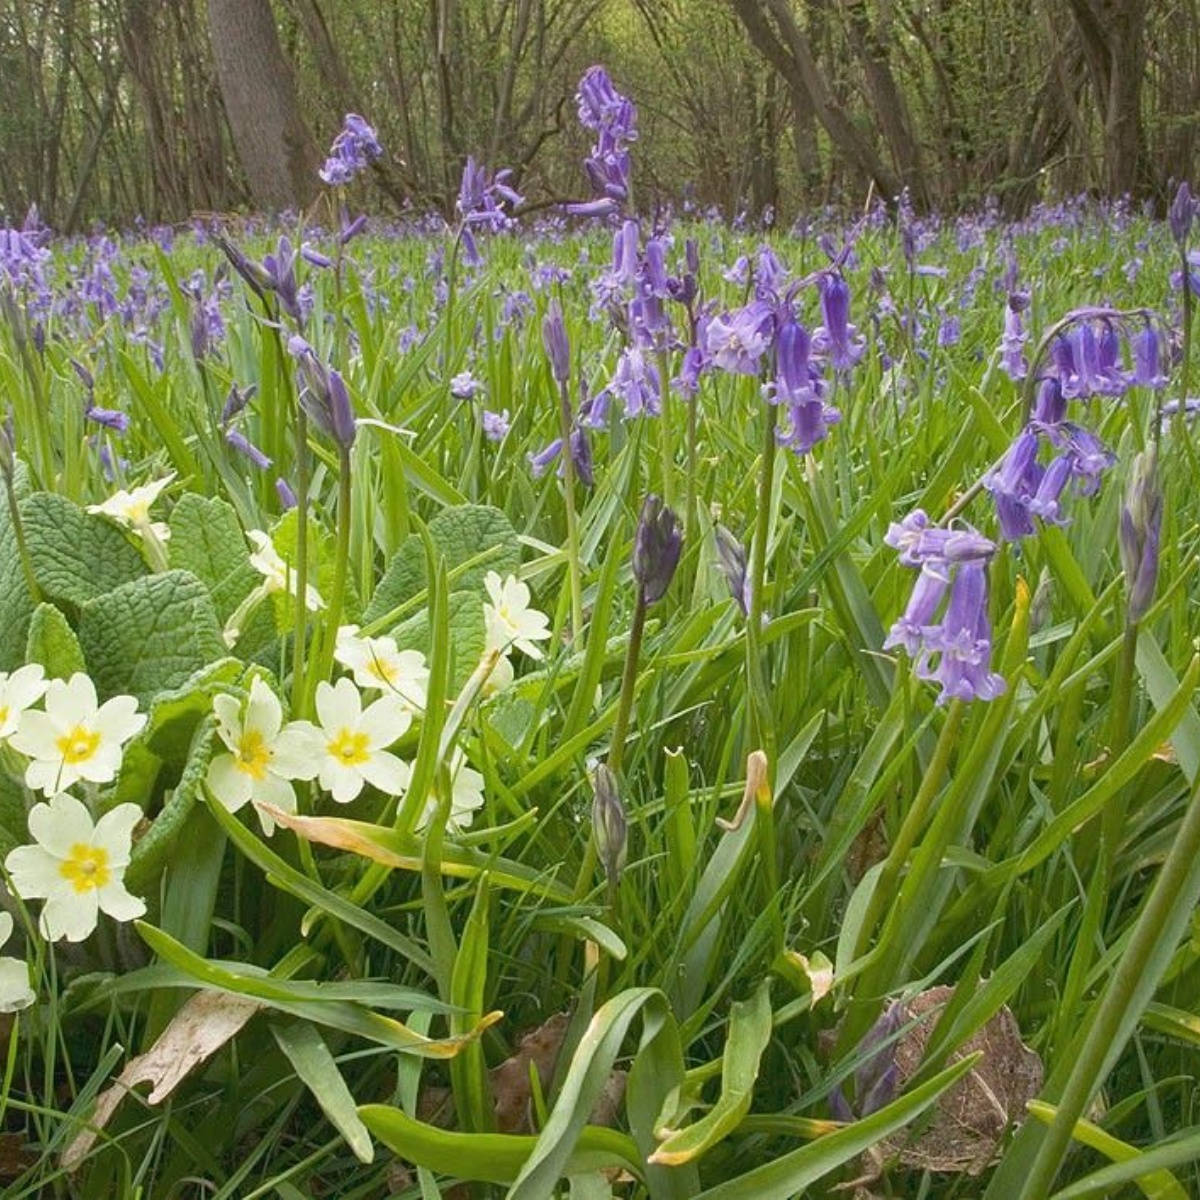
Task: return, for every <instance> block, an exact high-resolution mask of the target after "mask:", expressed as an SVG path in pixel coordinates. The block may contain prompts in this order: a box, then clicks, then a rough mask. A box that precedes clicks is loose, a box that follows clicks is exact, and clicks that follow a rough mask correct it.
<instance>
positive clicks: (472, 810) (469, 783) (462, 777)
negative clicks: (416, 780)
mask: <svg viewBox="0 0 1200 1200" xmlns="http://www.w3.org/2000/svg"><path fill="white" fill-rule="evenodd" d="M450 788H451V791H450V816H449V817H448V818H447V819H446V828H447V829H449V830H451V831H452V832H454V833H458V832H460V831H461V830H463V829H467V828H469V826H470V824H471V822H472V821H474V820H475V814H476V813H477V812H478V811H479V810H480V809H481V808H482V807H483V776H482V775H481V774H480V773H479V772H478V771H476V770H475V768H474V767H470V766H468V765H467V756H466V755H465V754H464V753H463V752H462V751H461V750H459V749H457V748H455V751H454V753H453V755H451V758H450ZM436 811H437V800H436V799H434V798H433V797H430V799H428V800H427V801H426V802H425V808H424V809H423V810H422V812H421V815H420V817H418V818H417V832H418V833H421V832H422V831H423V830H424V829H425V826H426V825H428V824H429V820H430V818H431V817H432V816H433V814H434V813H435V812H436Z"/></svg>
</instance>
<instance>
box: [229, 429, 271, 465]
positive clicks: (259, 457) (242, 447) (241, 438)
mask: <svg viewBox="0 0 1200 1200" xmlns="http://www.w3.org/2000/svg"><path fill="white" fill-rule="evenodd" d="M225 441H226V442H227V443H228V444H229V445H230V446H232V447H233V449H234V450H236V451H237V452H238V453H239V454H241V455H244V456H245V457H246V458H248V459H249V460H250V461H251V462H252V463H253V464H254V465H255V466H256V467H257V468H258V469H259V470H260V471H265V470H267V468H268V467H270V465H271V460H270V459H269V458H268V457H267V456H266V454H264V453H263V452H262V451H261V450H260V449H259V448H258V447H257V446H256V445H255V444H254V443H253V442H252V441H251V440H250V439H249V438H248V437H246V435H245V434H244V433H241V432H240V431H238V430H236V429H227V430H226V431H225Z"/></svg>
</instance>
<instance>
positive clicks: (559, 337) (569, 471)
mask: <svg viewBox="0 0 1200 1200" xmlns="http://www.w3.org/2000/svg"><path fill="white" fill-rule="evenodd" d="M542 344H543V345H544V346H545V348H546V356H547V357H548V358H549V359H550V374H551V375H552V376H553V378H554V382H555V383H556V384H557V385H558V436H559V438H560V439H561V446H562V473H563V507H564V510H565V512H566V517H567V578H568V586H569V587H570V591H571V639H572V641H576V640H578V638H579V637H580V636H582V633H583V578H582V574H581V568H580V559H581V557H582V550H581V548H580V539H579V517H578V514H577V513H576V511H575V476H576V467H575V458H574V455H573V454H572V452H571V425H572V422H573V418H572V414H571V396H570V382H571V346H570V342H569V341H568V340H567V327H566V323H565V322H564V320H563V315H562V307H561V306H560V305H559V303H558V301H557V300H551V301H550V307H549V308H548V309H547V312H546V316H545V318H544V319H543V321H542Z"/></svg>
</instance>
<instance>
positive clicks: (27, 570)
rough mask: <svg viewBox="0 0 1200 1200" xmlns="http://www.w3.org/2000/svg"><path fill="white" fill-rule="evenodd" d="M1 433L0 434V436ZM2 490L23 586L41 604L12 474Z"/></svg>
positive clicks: (39, 589)
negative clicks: (15, 543)
mask: <svg viewBox="0 0 1200 1200" xmlns="http://www.w3.org/2000/svg"><path fill="white" fill-rule="evenodd" d="M2 436H3V435H2V434H0V437H2ZM4 492H5V494H6V495H7V497H8V517H9V523H10V524H11V525H12V530H13V537H14V538H15V539H16V542H17V557H18V558H20V560H21V573H22V574H23V575H24V576H25V586H26V587H27V588H28V589H29V596H30V599H32V600H33V602H34V604H41V602H42V600H43V599H44V597H43V596H42V589H41V588H40V587H39V586H38V581H37V574H36V573H35V572H34V569H33V559H32V558H31V557H30V555H29V546H28V544H27V543H26V541H25V526H24V525H23V524H22V522H21V506H20V505H19V504H18V503H17V493H16V490H15V488H14V485H13V481H12V476H11V475H9V474H7V473H6V474H5V479H4Z"/></svg>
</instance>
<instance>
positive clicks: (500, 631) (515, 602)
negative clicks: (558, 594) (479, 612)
mask: <svg viewBox="0 0 1200 1200" xmlns="http://www.w3.org/2000/svg"><path fill="white" fill-rule="evenodd" d="M483 586H484V587H485V588H487V594H488V596H489V597H491V601H492V602H491V604H484V606H483V617H484V621H485V623H486V625H487V648H488V649H489V650H507V649H508V647H509V646H516V648H517V649H518V650H524V651H525V653H526V654H528V655H529V657H530V658H541V657H542V651H541V648H540V647H538V646H535V645H534V642H541V641H545V639H546V638H548V637H549V636H550V628H549V626H550V618H549V617H548V616H546V614H545V613H543V612H538V610H537V609H536V608H530V607H529V600H530V595H529V588H528V586H527V585H526V584H524V583H522V582H521V580H519V579H518V578H517V577H516V576H515V575H509V576H508V578H507V579H505V580H503V581H501V579H500V576H499V575H498V574H496V572H495V571H489V572H488V573H487V575H486V576H485V577H484V580H483Z"/></svg>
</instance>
